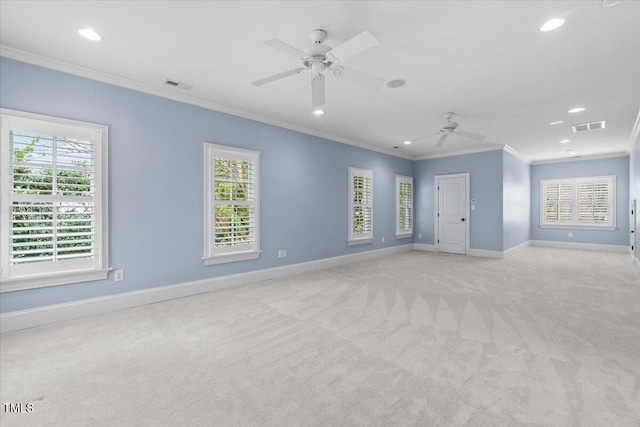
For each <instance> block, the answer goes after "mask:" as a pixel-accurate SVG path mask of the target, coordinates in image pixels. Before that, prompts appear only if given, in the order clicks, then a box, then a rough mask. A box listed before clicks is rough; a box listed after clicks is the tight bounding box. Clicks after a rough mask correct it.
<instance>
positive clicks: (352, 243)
mask: <svg viewBox="0 0 640 427" xmlns="http://www.w3.org/2000/svg"><path fill="white" fill-rule="evenodd" d="M373 239H374V238H373V237H365V238H361V239H353V240H347V244H348V245H349V246H356V245H365V244H367V243H371V242H373Z"/></svg>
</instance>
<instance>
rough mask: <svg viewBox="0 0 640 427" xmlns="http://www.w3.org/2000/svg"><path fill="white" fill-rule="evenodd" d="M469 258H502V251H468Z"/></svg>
mask: <svg viewBox="0 0 640 427" xmlns="http://www.w3.org/2000/svg"><path fill="white" fill-rule="evenodd" d="M469 256H477V257H482V258H495V259H502V258H504V252H502V251H490V250H487V249H469Z"/></svg>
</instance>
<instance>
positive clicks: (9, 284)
mask: <svg viewBox="0 0 640 427" xmlns="http://www.w3.org/2000/svg"><path fill="white" fill-rule="evenodd" d="M111 270H112V269H111V268H105V269H101V270H94V269H91V270H80V271H73V272H63V273H47V274H37V275H32V276H21V277H13V278H10V279H2V285H0V293H4V292H13V291H22V290H26V289H35V288H46V287H49V286H59V285H70V284H72V283H80V282H91V281H94V280H104V279H106V278H107V275H108V274H109V272H110V271H111Z"/></svg>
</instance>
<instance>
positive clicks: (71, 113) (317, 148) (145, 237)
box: [0, 58, 413, 312]
mask: <svg viewBox="0 0 640 427" xmlns="http://www.w3.org/2000/svg"><path fill="white" fill-rule="evenodd" d="M0 106H2V107H3V108H10V109H15V110H22V111H28V112H33V113H39V114H46V115H51V116H56V117H64V118H69V119H73V120H81V121H87V122H93V123H99V124H104V125H107V126H109V242H110V251H109V256H110V264H111V267H113V268H115V269H124V270H125V281H124V282H119V283H114V282H113V279H112V277H111V276H110V277H109V279H108V280H104V281H94V282H88V283H78V284H72V285H64V286H55V287H49V288H40V289H31V290H26V291H18V292H10V293H4V294H2V296H1V297H0V312H9V311H14V310H20V309H27V308H32V307H40V306H45V305H50V304H58V303H64V302H69V301H75V300H80V299H85V298H94V297H101V296H106V295H111V294H116V293H121V292H130V291H136V290H141V289H147V288H152V287H158V286H163V285H170V284H176V283H183V282H188V281H192V280H199V279H205V278H209V277H214V276H224V275H228V274H234V273H240V272H245V271H252V270H259V269H265V268H270V267H277V266H282V265H286V264H292V263H299V262H304V261H311V260H317V259H321V258H327V257H333V256H340V255H346V254H351V253H355V252H361V251H368V250H372V249H379V248H382V247H389V246H394V245H399V244H405V243H412V241H411V240H410V239H409V240H407V239H404V240H396V239H395V238H394V234H395V202H394V198H395V188H394V187H395V175H396V174H401V175H408V176H412V175H413V162H412V161H410V160H406V159H401V158H398V157H394V156H389V155H385V154H381V153H378V152H374V151H369V150H364V149H360V148H357V147H353V146H349V145H344V144H340V143H337V142H334V141H329V140H326V139H322V138H318V137H314V136H310V135H306V134H303V133H299V132H294V131H291V130H287V129H283V128H279V127H275V126H271V125H267V124H264V123H259V122H255V121H251V120H247V119H244V118H240V117H236V116H232V115H228V114H224V113H219V112H215V111H211V110H207V109H204V108H200V107H196V106H193V105H188V104H184V103H180V102H176V101H172V100H168V99H165V98H161V97H156V96H152V95H148V94H144V93H140V92H136V91H133V90H129V89H125V88H121V87H117V86H112V85H109V84H105V83H101V82H97V81H93V80H89V79H85V78H81V77H77V76H73V75H70V74H66V73H61V72H57V71H53V70H50V69H46V68H41V67H37V66H33V65H29V64H26V63H22V62H18V61H14V60H11V59H7V58H0ZM205 141H206V142H214V143H218V144H223V145H230V146H235V147H241V148H248V149H253V150H258V151H260V155H261V179H262V181H261V190H262V193H261V223H262V224H261V225H262V230H261V244H262V249H263V251H264V252H263V253H262V255H261V257H260V259H259V260H251V261H243V262H236V263H230V264H223V265H214V266H205V265H204V263H203V261H202V260H201V258H202V255H203V245H204V242H203V143H204V142H205ZM349 166H355V167H359V168H365V169H372V170H373V171H374V212H375V213H374V235H375V236H376V239H375V241H374V243H373V244H370V245H363V246H354V247H348V246H347V200H348V196H347V192H348V188H347V181H348V179H347V168H348V167H349ZM382 237H386V243H381V238H382ZM278 249H287V251H288V257H287V258H282V259H278V258H277V251H278Z"/></svg>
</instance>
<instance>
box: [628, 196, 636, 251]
mask: <svg viewBox="0 0 640 427" xmlns="http://www.w3.org/2000/svg"><path fill="white" fill-rule="evenodd" d="M636 215H638V213H637V212H636V199H633V200H632V201H631V217H630V218H629V229H630V231H631V233H630V234H631V236H630V243H631V256H632V257H633V259H635V257H636V251H637V250H638V249H637V248H636Z"/></svg>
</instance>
